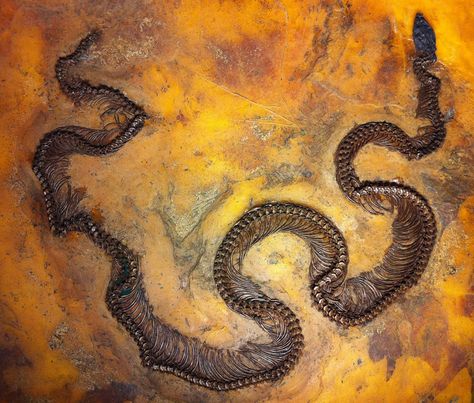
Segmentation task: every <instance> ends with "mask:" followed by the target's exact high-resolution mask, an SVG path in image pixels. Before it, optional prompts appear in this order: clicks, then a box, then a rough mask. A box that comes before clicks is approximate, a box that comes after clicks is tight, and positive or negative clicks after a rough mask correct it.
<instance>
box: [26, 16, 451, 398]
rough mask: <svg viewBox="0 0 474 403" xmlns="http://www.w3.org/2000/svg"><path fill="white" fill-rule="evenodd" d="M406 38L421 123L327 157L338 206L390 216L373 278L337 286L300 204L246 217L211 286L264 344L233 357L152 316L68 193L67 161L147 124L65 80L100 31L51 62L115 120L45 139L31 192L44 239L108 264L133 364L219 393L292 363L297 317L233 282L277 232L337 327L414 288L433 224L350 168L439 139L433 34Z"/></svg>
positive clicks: (342, 248)
mask: <svg viewBox="0 0 474 403" xmlns="http://www.w3.org/2000/svg"><path fill="white" fill-rule="evenodd" d="M413 36H414V41H415V47H416V55H415V59H414V64H413V66H414V72H415V75H416V77H417V79H418V81H419V82H420V89H419V92H418V108H417V115H418V117H420V118H426V119H429V120H430V122H431V125H430V126H427V127H424V128H422V129H420V134H419V135H418V136H416V137H410V136H408V135H407V134H406V133H405V132H404V131H403V130H402V129H400V128H398V127H397V126H395V125H393V124H391V123H387V122H370V123H366V124H363V125H360V126H357V127H355V128H354V129H352V130H351V131H350V132H349V134H347V136H346V137H345V138H344V139H343V140H342V141H341V143H340V145H339V147H338V149H337V151H336V155H335V164H336V178H337V182H338V184H339V186H340V188H341V190H342V191H343V192H344V194H345V196H346V197H347V198H348V199H349V200H351V201H352V202H354V203H357V204H359V205H360V206H361V207H363V208H365V209H366V210H367V211H368V212H369V213H372V214H381V213H384V212H386V211H395V210H396V217H395V219H394V222H393V224H392V237H393V242H392V245H391V246H390V247H389V248H388V250H387V251H386V253H385V256H384V258H383V259H382V262H381V263H380V264H379V265H378V266H377V267H375V268H374V269H373V270H372V271H370V272H364V273H361V274H360V275H358V276H356V277H353V278H349V279H346V275H347V269H348V262H349V258H348V251H347V245H346V242H345V240H344V237H343V235H342V234H341V233H340V232H339V230H338V228H337V227H336V226H335V225H334V224H333V223H332V222H331V221H330V220H329V219H328V218H327V217H325V216H323V215H322V214H320V213H318V212H317V211H315V210H313V209H311V208H309V207H305V206H299V205H296V204H292V203H284V202H275V203H267V204H264V205H262V206H258V207H255V208H253V209H251V210H250V211H248V212H247V213H246V214H244V215H243V216H242V217H241V218H240V219H239V220H238V221H237V222H236V224H235V225H234V226H233V227H232V228H231V230H230V231H229V232H228V233H227V235H226V236H225V238H224V239H223V241H222V243H221V245H220V247H219V249H218V251H217V253H216V257H215V261H214V279H215V283H216V286H217V290H218V292H219V294H220V295H221V297H222V298H223V300H224V301H225V303H226V304H227V305H228V307H229V308H231V309H232V310H234V311H235V312H238V313H239V314H241V315H243V316H245V317H247V318H249V319H252V320H253V321H255V322H256V323H257V324H258V325H259V326H260V328H261V329H262V330H263V331H264V332H265V333H266V334H267V335H268V339H269V341H268V342H266V343H253V342H247V343H245V344H243V345H241V346H240V347H239V348H236V349H221V348H217V347H213V346H209V345H207V344H205V343H203V342H201V341H199V340H198V339H196V338H192V337H187V336H185V335H183V334H181V333H180V332H178V331H177V330H176V329H174V328H172V327H171V326H169V325H168V324H166V322H165V321H163V320H162V319H160V318H159V317H158V316H156V315H155V314H154V313H153V307H152V306H151V304H150V303H149V301H148V298H147V295H146V291H145V286H144V282H143V276H142V274H141V273H140V260H139V257H138V255H137V254H136V253H134V252H133V251H132V250H131V249H130V248H128V247H127V246H126V245H125V244H124V243H123V242H121V241H119V240H118V239H116V238H114V237H113V236H112V235H111V234H109V233H108V232H107V231H105V230H104V228H102V226H101V225H100V224H99V223H98V222H97V221H96V220H95V219H94V218H93V216H92V214H91V212H89V211H86V210H85V209H84V208H83V207H82V206H81V204H80V202H81V199H82V197H83V196H84V194H83V192H82V191H81V190H79V189H75V188H73V187H72V185H71V183H70V177H69V175H68V167H69V159H70V157H71V156H72V155H73V154H82V155H91V156H104V155H107V154H111V153H114V152H117V151H118V150H120V148H121V147H123V146H124V145H125V144H126V143H127V142H128V141H130V140H131V139H133V138H134V137H135V136H136V135H137V134H138V133H139V132H140V130H141V129H142V127H143V126H144V124H145V120H146V119H147V118H148V116H147V115H146V113H145V112H144V110H143V109H142V108H141V107H140V106H138V105H137V104H135V103H134V102H133V101H131V100H129V99H128V98H127V97H126V96H125V95H124V94H123V93H122V92H120V91H118V90H117V89H114V88H111V87H108V86H105V85H99V86H94V85H92V84H90V83H89V82H88V81H86V80H84V79H82V78H80V77H79V76H77V75H75V74H74V68H75V66H76V65H78V64H79V63H80V61H81V60H83V59H84V58H85V57H86V56H87V52H88V50H89V49H90V47H91V46H92V45H93V44H94V43H96V42H97V40H98V39H99V37H100V34H99V32H95V31H94V32H92V33H90V34H89V35H87V36H86V37H85V38H84V39H83V40H82V41H81V42H80V43H79V45H78V47H77V48H76V49H75V50H74V51H73V52H72V53H71V54H69V55H68V56H65V57H61V58H59V60H58V62H57V64H56V77H57V79H58V81H59V84H60V87H61V90H62V91H63V92H64V93H65V94H66V95H67V96H68V97H69V98H70V99H71V100H72V101H74V102H75V103H76V104H81V103H85V104H90V105H98V106H101V107H103V108H104V109H105V112H104V113H103V114H102V115H104V116H105V115H112V116H113V118H114V122H113V123H109V124H107V125H105V126H104V127H103V128H101V129H90V128H84V127H79V126H65V127H60V128H57V129H55V130H53V131H52V132H49V133H47V134H46V135H45V136H44V137H43V139H42V140H41V141H40V143H39V145H38V147H37V150H36V154H35V157H34V160H33V171H34V173H35V174H36V176H37V177H38V180H39V182H40V184H41V186H42V190H43V195H44V200H45V205H46V211H47V215H48V220H49V223H50V227H51V229H52V231H53V233H54V234H55V235H58V236H64V235H65V234H66V233H68V232H71V231H76V232H82V233H84V234H85V235H87V236H88V237H89V238H90V239H91V240H92V242H93V243H94V244H95V245H97V246H98V247H99V248H101V249H102V250H103V251H104V252H105V253H106V254H107V255H108V256H109V257H110V259H111V261H112V270H111V277H110V282H109V285H108V288H107V292H106V303H107V306H108V308H109V310H110V312H111V314H112V315H113V316H114V317H115V318H116V319H117V320H118V321H119V322H120V323H121V324H122V325H123V327H124V328H125V329H126V330H127V331H128V333H129V334H130V335H131V337H132V338H133V339H134V340H135V342H136V344H137V345H138V348H139V351H140V356H141V359H142V363H143V365H144V366H146V367H149V368H152V369H153V370H158V371H162V372H169V373H172V374H174V375H176V376H179V377H181V378H183V379H185V380H187V381H189V382H192V383H195V384H198V385H201V386H204V387H207V388H211V389H215V390H230V389H236V388H241V387H245V386H249V385H252V384H256V383H259V382H262V381H275V380H278V379H281V378H282V377H283V376H285V375H286V374H287V373H288V372H289V371H290V370H291V369H292V368H293V367H294V366H295V365H296V363H297V361H298V359H299V357H300V355H301V353H302V349H303V343H304V341H303V334H302V329H301V327H300V324H299V320H298V318H297V317H296V315H295V314H294V313H293V311H292V310H291V309H290V308H289V307H288V306H286V305H285V304H284V303H283V302H282V301H280V300H278V299H276V298H273V297H270V296H267V295H266V294H265V293H264V292H263V291H262V290H261V288H260V287H259V285H258V284H256V283H254V282H253V281H252V280H251V279H250V278H249V277H246V276H244V275H243V274H242V264H243V261H244V258H245V256H246V254H247V252H248V251H249V249H250V248H251V247H252V246H253V245H255V244H256V243H257V242H259V241H261V240H262V239H264V238H265V237H267V236H269V235H271V234H273V233H276V232H282V231H283V232H290V233H293V234H295V235H297V236H299V237H301V238H302V239H304V240H305V241H306V243H307V245H308V246H309V248H310V252H311V263H310V267H309V277H310V286H311V292H312V297H313V300H314V302H315V305H316V307H317V308H318V309H319V310H320V311H321V312H322V313H323V314H324V315H325V316H327V317H329V318H330V319H332V320H334V321H336V322H338V323H339V324H341V325H343V326H351V325H359V324H362V323H365V322H367V321H369V320H371V319H372V318H373V317H374V316H375V315H377V314H378V313H379V312H380V311H381V310H382V309H383V308H384V307H386V306H387V305H388V304H389V303H390V302H391V301H393V300H394V298H395V297H396V296H397V295H399V294H400V293H401V292H403V291H404V290H406V289H407V288H409V287H410V286H412V285H413V284H414V283H415V282H416V280H417V279H418V278H419V276H420V275H421V273H422V272H423V271H424V269H425V267H426V265H427V264H428V260H429V256H430V254H431V251H432V249H433V246H434V242H435V239H436V222H435V219H434V215H433V213H432V211H431V208H430V206H429V204H428V202H427V201H426V200H425V199H424V198H423V196H421V195H420V194H418V193H417V192H416V190H414V189H412V188H410V187H408V186H405V185H401V184H398V183H394V182H367V181H361V180H360V179H359V178H358V176H357V175H356V173H355V169H354V166H353V161H354V158H355V157H356V155H357V153H358V152H359V150H360V149H361V148H362V147H363V146H365V145H366V144H368V143H374V144H376V145H380V146H384V147H387V148H389V149H391V150H394V151H397V152H399V153H401V154H402V155H404V156H405V157H407V158H408V159H419V158H421V157H424V156H426V155H428V154H430V153H431V152H433V151H435V150H436V149H437V148H438V147H439V146H440V145H441V144H442V142H443V140H444V137H445V135H446V132H445V127H444V120H443V117H442V115H441V112H440V110H439V105H438V95H439V90H440V80H439V79H438V78H437V77H435V76H434V75H432V74H431V73H430V72H429V71H428V69H429V68H430V67H431V65H432V64H433V63H434V62H435V61H436V56H435V50H436V46H435V37H434V32H433V30H432V29H431V27H430V26H429V24H428V23H427V22H426V20H425V19H424V18H423V16H422V15H421V14H417V16H416V18H415V23H414V35H413Z"/></svg>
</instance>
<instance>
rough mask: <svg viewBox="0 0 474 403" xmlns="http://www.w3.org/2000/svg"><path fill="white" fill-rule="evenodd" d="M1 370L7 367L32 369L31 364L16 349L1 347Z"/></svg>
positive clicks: (17, 348)
mask: <svg viewBox="0 0 474 403" xmlns="http://www.w3.org/2000/svg"><path fill="white" fill-rule="evenodd" d="M0 363H1V368H2V369H6V368H9V367H30V368H31V367H32V366H33V364H32V362H31V361H30V360H29V359H28V357H26V355H25V354H24V353H23V351H22V350H21V349H20V348H19V347H18V346H14V347H1V348H0Z"/></svg>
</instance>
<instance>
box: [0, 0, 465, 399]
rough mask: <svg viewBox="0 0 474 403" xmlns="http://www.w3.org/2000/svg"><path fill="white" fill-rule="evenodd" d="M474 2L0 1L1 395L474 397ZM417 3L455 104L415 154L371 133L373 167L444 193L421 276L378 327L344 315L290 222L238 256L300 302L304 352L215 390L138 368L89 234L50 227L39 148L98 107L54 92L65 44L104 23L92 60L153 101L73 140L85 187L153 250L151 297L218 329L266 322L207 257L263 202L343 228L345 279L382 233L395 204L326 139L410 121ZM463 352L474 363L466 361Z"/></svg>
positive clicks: (89, 120) (224, 334)
mask: <svg viewBox="0 0 474 403" xmlns="http://www.w3.org/2000/svg"><path fill="white" fill-rule="evenodd" d="M472 6H473V5H472V3H471V2H470V1H469V0H460V1H457V2H454V1H448V2H433V1H428V0H423V1H417V2H415V1H409V0H397V1H394V2H381V1H376V0H354V1H350V2H343V1H332V2H331V1H314V2H305V1H290V0H281V1H278V2H272V1H264V0H261V1H234V2H231V1H207V2H205V1H202V2H197V1H180V0H176V1H174V2H172V1H162V2H159V1H151V0H137V1H126V2H119V1H109V0H107V1H106V0H100V1H96V0H94V1H92V0H72V1H68V2H64V1H58V0H23V1H20V0H18V1H13V0H2V2H1V7H0V28H1V29H0V94H1V98H0V106H1V111H2V112H1V115H0V136H1V138H0V145H1V149H2V152H1V153H0V178H1V186H2V187H1V196H2V197H1V198H0V207H1V208H0V211H1V226H0V234H1V238H0V239H1V246H0V251H1V254H0V259H1V260H0V400H2V401H5V402H14V401H30V400H28V399H32V401H68V402H76V401H99V402H103V401H111V402H120V401H135V402H145V401H150V400H153V401H157V402H164V401H173V402H174V401H194V402H198V401H199V402H201V401H203V402H204V401H205V402H208V401H209V402H219V401H235V402H255V401H259V402H267V401H294V402H307V401H311V402H312V401H318V402H356V401H357V402H359V401H363V402H402V401H403V402H419V401H423V402H427V401H432V400H434V401H439V402H449V401H450V402H469V401H471V390H472V373H473V363H472V349H473V333H474V332H473V330H474V326H473V320H472V319H473V318H472V315H473V312H474V297H473V295H472V291H473V278H472V272H473V256H472V254H473V253H474V175H473V165H474V153H473V138H472V132H473V130H474V118H473V115H472V105H473V104H474V92H473V84H474V66H473V60H474V43H473V39H474V26H473V24H472V18H471V15H470V13H469V10H472ZM417 11H421V12H423V13H424V15H425V16H426V18H427V19H428V21H429V22H430V23H431V24H432V26H433V27H434V29H435V31H436V36H437V40H438V52H437V55H438V59H439V61H440V63H438V65H437V67H436V71H437V74H438V75H439V76H440V77H441V78H442V83H443V84H442V85H443V88H442V96H441V105H442V110H443V111H444V112H448V111H451V112H454V119H453V120H452V121H451V122H450V123H449V124H448V126H447V129H448V136H447V140H446V142H445V144H444V145H443V147H442V148H441V149H440V150H439V151H437V152H436V153H434V154H433V155H432V156H430V157H428V158H426V159H423V160H421V161H418V162H408V161H406V160H405V159H403V158H402V157H401V156H399V155H397V154H394V153H390V152H388V151H386V150H384V149H380V148H377V147H367V148H366V149H365V150H364V151H363V152H362V153H361V155H360V156H359V157H358V159H357V166H358V172H359V173H360V175H361V176H362V177H364V178H369V179H370V178H380V179H387V180H391V179H394V178H398V179H399V180H403V181H404V182H405V183H408V184H410V185H412V186H414V187H415V188H416V189H418V190H419V191H420V192H421V193H422V194H423V195H425V196H426V198H427V199H428V200H429V201H430V203H431V205H432V207H433V210H434V212H435V215H436V217H437V220H438V229H439V236H438V241H437V244H436V247H435V250H434V253H433V256H432V258H431V261H430V264H429V266H428V268H427V270H426V272H425V273H424V275H423V276H422V279H421V281H420V282H419V284H418V285H417V286H415V287H414V288H413V289H411V290H409V291H408V293H407V294H406V295H405V296H404V297H402V298H401V299H400V300H398V301H397V302H396V303H394V304H393V305H392V306H391V307H390V308H389V309H387V310H386V311H385V312H384V313H383V314H382V315H380V316H379V317H378V318H376V319H375V320H374V321H373V322H371V323H370V324H368V325H366V326H364V327H360V328H351V329H349V330H343V329H341V328H339V327H337V326H336V325H335V324H333V323H330V322H329V321H328V320H327V319H325V318H324V317H323V316H322V315H321V314H320V313H319V312H318V311H317V310H316V309H315V308H314V307H312V305H311V300H310V296H309V290H308V275H307V267H308V262H309V252H308V250H307V248H306V246H305V244H304V243H303V242H302V241H301V240H299V239H298V238H295V237H293V236H290V235H286V234H277V235H275V236H272V237H269V238H268V239H266V240H264V241H263V242H261V243H260V244H259V245H257V246H255V247H254V248H253V249H252V250H251V251H250V253H249V255H248V257H247V259H246V262H245V269H244V270H245V272H246V273H247V274H248V275H251V276H252V278H253V279H255V280H256V281H258V282H259V283H260V284H262V286H263V288H264V289H265V290H266V292H268V293H269V294H270V295H274V296H275V297H278V298H281V299H282V300H284V301H285V302H286V303H287V304H288V305H289V306H290V307H291V308H292V309H293V310H294V311H295V312H296V314H297V315H298V316H299V318H300V319H301V321H302V327H303V332H304V337H305V348H304V353H303V356H302V358H301V360H300V361H299V363H298V365H297V366H296V368H295V369H294V370H293V371H292V372H291V373H290V374H289V375H288V376H287V377H285V378H284V379H283V380H282V381H280V382H278V383H276V384H274V385H271V384H262V385H259V386H256V387H252V388H247V389H242V390H238V391H233V392H230V393H226V394H224V393H218V392H213V391H209V390H206V389H203V388H200V387H197V386H193V385H190V384H188V383H186V382H184V381H182V380H180V379H177V378H175V377H173V376H171V375H165V374H161V373H152V372H150V371H148V370H146V369H145V368H143V367H142V366H141V365H140V361H139V357H138V353H137V348H136V346H135V344H134V343H133V342H132V340H131V339H130V338H129V337H128V335H127V334H126V333H125V331H124V330H123V329H122V328H121V327H120V326H119V325H118V324H117V323H116V321H115V320H114V319H113V318H112V317H111V316H110V314H109V312H108V311H107V308H106V306H105V303H104V295H105V288H106V285H107V281H108V277H109V270H110V267H109V262H108V261H107V259H106V257H105V256H104V255H103V254H102V253H101V252H100V251H99V250H97V249H96V248H95V247H94V246H93V245H92V244H91V243H90V242H89V241H88V240H87V239H86V238H85V237H83V236H82V235H75V234H71V235H69V236H67V237H66V239H58V238H54V237H53V236H52V235H51V233H50V231H49V229H48V226H47V219H46V215H45V209H44V206H43V203H42V198H41V192H40V187H39V184H38V182H37V181H36V179H35V177H34V175H33V173H32V171H31V161H32V157H33V154H34V151H35V147H36V145H37V143H38V141H39V140H40V139H41V137H42V136H43V135H44V133H46V132H47V131H49V130H52V129H54V128H56V127H58V126H62V125H67V124H78V125H82V126H86V127H96V126H98V125H99V124H100V120H99V118H98V111H96V110H94V109H91V108H75V107H74V105H73V104H72V103H71V102H70V101H69V100H68V99H67V98H66V97H65V96H64V95H63V94H61V92H60V91H59V87H58V85H57V82H56V81H55V78H54V63H55V61H56V59H57V58H58V57H59V56H61V55H64V54H66V53H67V52H69V51H71V50H72V49H73V48H74V46H75V45H76V44H77V42H78V40H79V39H80V38H81V37H82V36H83V35H84V34H85V33H87V32H88V31H89V30H91V29H92V28H95V27H99V28H101V29H102V30H103V32H104V36H103V39H102V41H101V42H100V44H98V45H97V47H95V48H94V50H93V52H92V54H91V57H90V58H89V59H88V61H86V62H85V63H84V67H83V68H82V74H83V75H84V76H85V77H88V78H89V79H90V80H91V81H93V82H95V83H104V84H107V85H111V86H114V87H117V88H120V89H121V90H123V91H124V92H125V93H126V94H127V95H128V96H129V97H130V98H131V99H133V100H135V101H137V102H138V103H140V104H141V105H143V106H144V108H145V110H146V111H147V112H148V113H149V114H150V115H151V116H152V119H151V120H150V121H149V122H148V123H147V125H146V127H145V128H144V130H143V131H142V132H141V133H140V134H139V135H138V136H137V138H136V139H134V140H133V141H132V142H131V143H130V144H127V145H126V147H124V148H123V149H122V150H121V151H120V152H118V153H117V154H115V155H111V156H108V157H105V158H102V159H99V158H86V157H82V156H77V157H74V158H73V159H72V163H71V175H72V180H73V182H74V184H75V185H76V186H83V187H85V188H86V189H87V195H88V197H87V199H86V200H85V201H84V203H85V204H86V205H87V206H89V207H90V208H92V209H94V212H95V213H96V214H97V215H98V216H100V217H101V219H102V220H103V222H104V225H105V226H106V227H107V228H108V230H109V231H110V232H112V233H113V234H115V235H116V236H118V237H119V238H120V239H123V240H125V241H126V242H127V244H128V245H130V246H131V247H132V248H134V249H135V250H136V251H138V252H139V253H140V254H141V256H142V257H143V259H142V263H143V271H144V273H145V283H146V287H147V290H148V293H149V296H150V300H151V301H152V303H153V305H154V307H155V312H156V313H157V314H158V315H159V316H160V317H162V318H165V319H166V321H167V322H168V323H169V324H171V325H173V326H175V327H176V328H177V329H179V330H180V331H181V332H183V333H185V334H186V335H189V336H196V337H199V338H200V339H201V340H205V341H206V342H208V343H209V344H212V345H215V346H223V347H224V346H225V347H236V346H238V345H239V344H240V343H242V342H243V341H245V340H251V339H252V340H254V339H257V338H259V337H262V333H261V332H260V330H259V329H258V327H257V326H256V325H254V324H253V323H251V322H249V321H248V320H246V319H244V318H243V317H241V316H239V315H237V314H235V313H233V312H231V311H230V310H229V309H228V308H227V307H226V305H225V304H224V302H223V301H222V300H221V298H220V297H219V295H218V294H217V292H216V289H215V286H214V282H213V279H212V262H213V257H214V254H215V252H216V250H217V247H218V245H219V243H220V241H221V240H222V238H223V237H224V235H225V233H226V232H227V231H228V229H229V228H230V227H231V225H232V224H233V223H234V222H235V221H236V220H237V219H238V218H239V217H240V216H241V215H242V214H243V213H244V212H245V211H246V210H247V209H248V208H250V207H251V206H252V205H255V204H258V203H261V202H264V201H269V200H285V201H293V202H295V203H300V204H306V205H309V206H311V207H313V208H315V209H316V210H318V211H320V212H322V213H323V214H325V215H327V216H328V217H329V218H330V219H331V220H333V221H334V222H335V223H336V225H337V226H338V227H339V228H340V230H341V231H342V232H343V234H344V236H345V237H346V239H347V242H348V245H349V252H350V259H351V264H350V274H356V273H358V272H360V271H363V270H368V269H370V268H371V267H373V266H374V265H375V264H376V263H377V262H378V261H379V260H380V259H381V257H382V256H383V253H384V250H385V248H386V247H387V246H388V245H389V243H390V225H391V217H390V216H383V217H378V216H370V215H368V214H367V213H366V212H364V211H362V210H361V209H360V208H358V207H357V206H355V205H352V204H351V203H350V202H348V201H347V200H346V199H345V198H344V197H343V195H342V193H341V192H340V190H339V189H338V187H337V184H336V181H335V175H334V166H333V155H334V151H335V149H336V147H337V145H338V143H339V142H340V140H341V139H342V138H343V136H344V135H345V134H346V133H347V132H348V130H350V128H352V127H353V126H354V125H356V124H360V123H364V122H367V121H373V120H388V121H391V122H393V123H396V124H398V125H400V126H401V127H403V128H404V129H405V130H407V131H408V132H409V133H415V131H416V128H417V127H418V126H420V125H422V124H424V123H423V122H420V121H417V120H416V119H415V118H414V110H415V107H416V88H417V84H416V81H415V79H414V77H413V74H412V70H411V60H412V56H413V42H412V40H411V28H412V23H413V18H414V15H415V13H416V12H417ZM470 357H471V358H470Z"/></svg>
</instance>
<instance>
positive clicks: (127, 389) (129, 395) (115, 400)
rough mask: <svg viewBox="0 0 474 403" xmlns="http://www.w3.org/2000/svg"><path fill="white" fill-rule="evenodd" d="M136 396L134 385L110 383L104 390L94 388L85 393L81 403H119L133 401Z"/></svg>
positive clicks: (136, 391) (136, 390) (136, 389)
mask: <svg viewBox="0 0 474 403" xmlns="http://www.w3.org/2000/svg"><path fill="white" fill-rule="evenodd" d="M137 394H138V388H137V386H136V385H132V384H127V383H122V382H112V383H111V384H110V385H108V386H107V387H104V388H96V389H94V390H91V391H89V392H87V393H86V395H85V396H84V398H83V399H82V403H95V402H97V403H99V402H100V403H119V402H126V401H133V400H134V399H135V398H136V397H137Z"/></svg>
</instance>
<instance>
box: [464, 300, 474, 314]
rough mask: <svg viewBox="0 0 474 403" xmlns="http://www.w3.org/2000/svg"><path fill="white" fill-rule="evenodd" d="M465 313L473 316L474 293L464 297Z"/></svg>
mask: <svg viewBox="0 0 474 403" xmlns="http://www.w3.org/2000/svg"><path fill="white" fill-rule="evenodd" d="M462 308H463V314H464V315H465V316H468V317H471V316H472V314H473V312H474V295H465V296H464V298H463V299H462Z"/></svg>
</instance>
